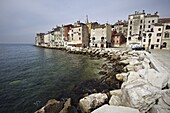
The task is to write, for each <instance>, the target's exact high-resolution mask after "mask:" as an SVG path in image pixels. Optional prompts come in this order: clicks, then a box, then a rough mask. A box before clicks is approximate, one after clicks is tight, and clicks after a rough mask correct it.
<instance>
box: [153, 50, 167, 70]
mask: <svg viewBox="0 0 170 113" xmlns="http://www.w3.org/2000/svg"><path fill="white" fill-rule="evenodd" d="M150 51H151V54H152V55H153V56H154V57H155V58H156V59H157V60H158V61H159V62H161V63H162V64H163V65H164V66H165V67H166V68H167V69H168V70H170V50H150Z"/></svg>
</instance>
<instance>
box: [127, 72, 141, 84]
mask: <svg viewBox="0 0 170 113" xmlns="http://www.w3.org/2000/svg"><path fill="white" fill-rule="evenodd" d="M137 79H141V77H140V75H139V73H137V72H134V71H131V72H129V75H128V79H127V82H131V81H133V80H137Z"/></svg>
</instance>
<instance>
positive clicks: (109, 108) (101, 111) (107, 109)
mask: <svg viewBox="0 0 170 113" xmlns="http://www.w3.org/2000/svg"><path fill="white" fill-rule="evenodd" d="M92 113H140V112H139V110H137V109H134V108H130V107H124V106H113V105H107V104H105V105H103V106H101V107H100V108H98V109H96V110H94V111H93V112H92Z"/></svg>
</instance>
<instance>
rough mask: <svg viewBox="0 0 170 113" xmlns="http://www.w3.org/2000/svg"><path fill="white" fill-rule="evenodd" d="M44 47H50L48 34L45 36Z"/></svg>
mask: <svg viewBox="0 0 170 113" xmlns="http://www.w3.org/2000/svg"><path fill="white" fill-rule="evenodd" d="M44 46H45V47H50V38H49V33H46V34H45V35H44Z"/></svg>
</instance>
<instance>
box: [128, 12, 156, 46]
mask: <svg viewBox="0 0 170 113" xmlns="http://www.w3.org/2000/svg"><path fill="white" fill-rule="evenodd" d="M158 18H159V15H158V13H157V12H156V13H154V14H145V11H144V10H143V12H137V11H135V14H131V15H129V16H128V33H127V44H126V45H127V46H129V47H131V46H132V45H133V44H139V45H142V37H143V32H145V31H147V32H152V30H153V28H152V27H151V26H152V24H155V23H158Z"/></svg>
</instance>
